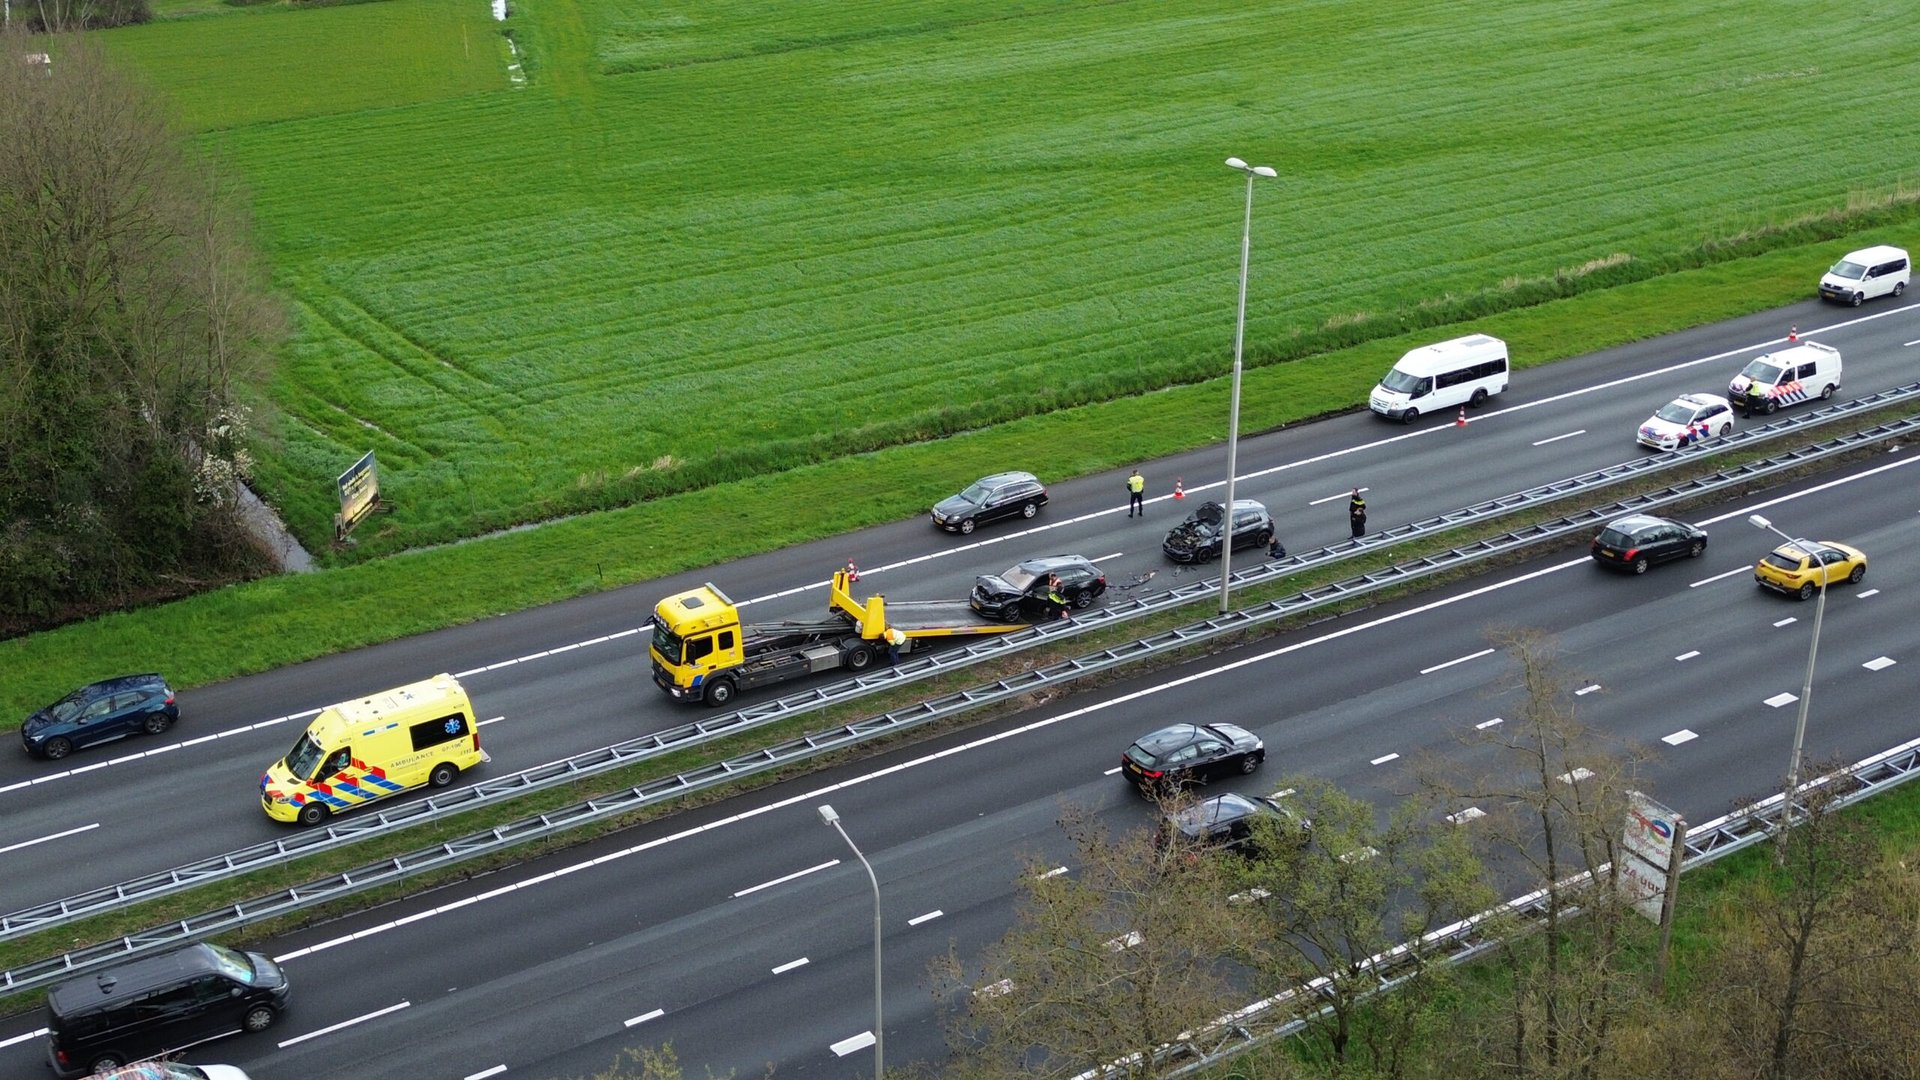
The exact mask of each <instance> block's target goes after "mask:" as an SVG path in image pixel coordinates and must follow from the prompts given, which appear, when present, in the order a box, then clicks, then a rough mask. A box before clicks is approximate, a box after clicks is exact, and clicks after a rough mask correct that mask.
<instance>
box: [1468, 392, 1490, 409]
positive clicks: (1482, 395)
mask: <svg viewBox="0 0 1920 1080" xmlns="http://www.w3.org/2000/svg"><path fill="white" fill-rule="evenodd" d="M1486 403H1487V392H1486V391H1485V390H1475V391H1474V392H1473V396H1472V397H1470V398H1468V399H1467V406H1468V407H1469V408H1474V409H1477V408H1479V407H1480V406H1482V405H1485V404H1486Z"/></svg>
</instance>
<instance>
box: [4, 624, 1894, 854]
mask: <svg viewBox="0 0 1920 1080" xmlns="http://www.w3.org/2000/svg"><path fill="white" fill-rule="evenodd" d="M1887 662H1888V663H1892V662H1893V661H1891V660H1889V661H1887ZM99 827H100V823H99V822H97V821H96V822H94V823H93V824H91V825H82V826H80V827H79V828H77V829H68V830H67V831H65V832H57V833H51V834H49V835H47V836H42V837H39V838H38V839H34V840H22V841H20V842H19V843H17V844H8V845H7V846H6V847H0V855H5V854H6V853H7V852H9V851H19V850H20V849H21V848H23V847H32V846H33V845H35V844H44V843H46V842H47V841H49V840H58V839H60V838H61V837H63V836H72V835H73V834H75V833H83V832H86V831H88V830H89V829H97V828H99Z"/></svg>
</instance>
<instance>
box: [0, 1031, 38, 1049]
mask: <svg viewBox="0 0 1920 1080" xmlns="http://www.w3.org/2000/svg"><path fill="white" fill-rule="evenodd" d="M46 1034H47V1029H46V1028H41V1029H40V1030H38V1031H29V1032H27V1033H26V1034H25V1035H15V1036H14V1037H13V1038H11V1039H0V1049H5V1048H6V1047H9V1046H12V1045H14V1044H15V1043H23V1042H32V1041H33V1040H35V1039H42V1038H45V1037H46Z"/></svg>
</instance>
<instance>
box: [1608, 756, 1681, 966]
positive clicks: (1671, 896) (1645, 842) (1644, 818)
mask: <svg viewBox="0 0 1920 1080" xmlns="http://www.w3.org/2000/svg"><path fill="white" fill-rule="evenodd" d="M1686 837H1687V823H1686V821H1685V820H1684V819H1683V818H1681V817H1680V815H1679V814H1676V813H1674V812H1673V811H1672V810H1669V809H1667V808H1666V807H1664V806H1662V805H1660V804H1659V803H1657V802H1654V801H1653V800H1652V799H1649V798H1647V797H1646V796H1645V795H1643V794H1641V793H1640V792H1638V791H1630V792H1628V793H1627V822H1626V830H1625V833H1624V835H1623V836H1622V840H1623V841H1624V843H1623V844H1622V845H1621V846H1622V848H1623V849H1624V855H1623V857H1622V858H1621V860H1620V865H1619V866H1617V867H1616V868H1615V873H1614V875H1613V880H1614V883H1615V887H1616V888H1618V889H1619V890H1620V893H1621V895H1623V896H1625V897H1626V898H1627V900H1628V901H1629V902H1631V903H1632V904H1633V906H1634V909H1635V910H1637V911H1639V912H1640V914H1642V915H1645V916H1646V917H1647V918H1648V919H1651V920H1652V921H1653V922H1655V923H1657V924H1659V927H1660V953H1659V957H1658V958H1657V959H1656V960H1655V963H1654V982H1655V985H1656V988H1657V989H1656V992H1659V990H1660V989H1664V988H1665V986H1666V980H1667V954H1668V950H1669V947H1670V946H1671V944H1672V942H1673V906H1674V902H1675V901H1676V900H1677V899H1678V896H1679V892H1680V862H1681V859H1682V858H1683V857H1684V856H1685V855H1686V850H1687V845H1686Z"/></svg>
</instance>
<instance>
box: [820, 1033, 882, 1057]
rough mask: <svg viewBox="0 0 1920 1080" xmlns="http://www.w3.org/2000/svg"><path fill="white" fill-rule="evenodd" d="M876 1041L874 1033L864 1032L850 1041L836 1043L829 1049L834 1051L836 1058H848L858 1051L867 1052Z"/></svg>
mask: <svg viewBox="0 0 1920 1080" xmlns="http://www.w3.org/2000/svg"><path fill="white" fill-rule="evenodd" d="M876 1041H877V1040H875V1039H874V1037H873V1032H871V1031H863V1032H861V1033H860V1034H858V1035H855V1036H853V1037H852V1038H850V1039H841V1040H840V1041H839V1042H837V1043H834V1044H833V1045H832V1046H829V1047H828V1048H827V1049H829V1050H832V1051H833V1055H834V1056H835V1057H846V1056H847V1055H848V1054H851V1053H853V1052H854V1051H856V1050H865V1049H866V1048H867V1047H869V1046H872V1045H873V1044H874V1043H875V1042H876Z"/></svg>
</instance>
